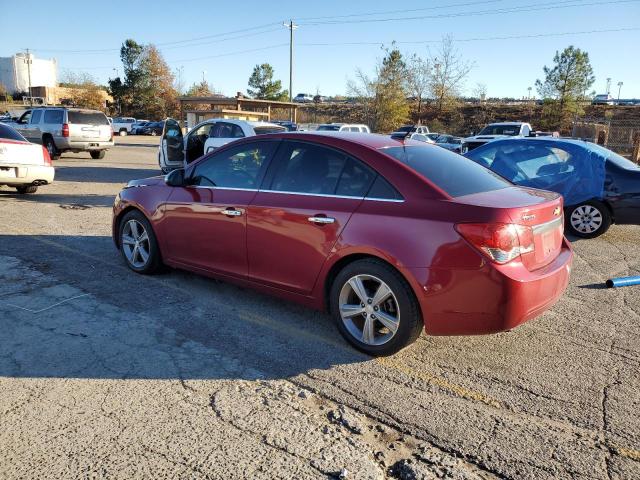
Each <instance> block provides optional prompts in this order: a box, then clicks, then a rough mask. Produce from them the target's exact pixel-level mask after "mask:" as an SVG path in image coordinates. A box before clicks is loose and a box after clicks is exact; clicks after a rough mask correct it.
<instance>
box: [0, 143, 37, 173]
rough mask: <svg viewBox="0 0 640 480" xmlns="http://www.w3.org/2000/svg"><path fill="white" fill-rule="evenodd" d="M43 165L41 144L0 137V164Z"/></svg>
mask: <svg viewBox="0 0 640 480" xmlns="http://www.w3.org/2000/svg"><path fill="white" fill-rule="evenodd" d="M6 165H44V157H43V155H42V146H41V145H36V144H35V143H29V142H21V141H18V140H9V139H4V138H0V166H6Z"/></svg>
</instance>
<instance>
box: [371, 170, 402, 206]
mask: <svg viewBox="0 0 640 480" xmlns="http://www.w3.org/2000/svg"><path fill="white" fill-rule="evenodd" d="M367 198H377V199H381V200H382V199H384V200H402V195H400V193H399V192H398V191H397V190H396V189H395V188H393V186H392V185H391V184H390V183H389V182H387V181H386V180H385V179H384V178H383V177H381V176H380V175H378V177H377V178H376V180H375V182H373V185H372V186H371V189H370V190H369V193H368V194H367Z"/></svg>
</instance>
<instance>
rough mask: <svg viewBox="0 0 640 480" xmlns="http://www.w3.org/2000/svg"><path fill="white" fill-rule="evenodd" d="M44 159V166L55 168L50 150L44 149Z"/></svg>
mask: <svg viewBox="0 0 640 480" xmlns="http://www.w3.org/2000/svg"><path fill="white" fill-rule="evenodd" d="M42 159H43V160H44V164H45V165H46V166H47V167H53V162H52V161H51V157H50V156H49V150H47V149H46V148H44V147H42Z"/></svg>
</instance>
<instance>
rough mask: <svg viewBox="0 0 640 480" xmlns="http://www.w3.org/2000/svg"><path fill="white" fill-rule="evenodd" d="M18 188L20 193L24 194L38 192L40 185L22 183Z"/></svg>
mask: <svg viewBox="0 0 640 480" xmlns="http://www.w3.org/2000/svg"><path fill="white" fill-rule="evenodd" d="M16 190H17V191H18V193H19V194H20V195H24V194H25V193H36V192H37V191H38V187H37V186H36V185H21V186H19V187H16Z"/></svg>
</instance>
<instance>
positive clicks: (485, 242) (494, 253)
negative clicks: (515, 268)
mask: <svg viewBox="0 0 640 480" xmlns="http://www.w3.org/2000/svg"><path fill="white" fill-rule="evenodd" d="M456 230H457V231H458V233H459V234H460V235H462V236H463V237H464V238H465V239H466V240H467V241H468V242H469V243H471V245H473V246H474V247H475V248H477V249H478V250H480V251H481V252H482V253H484V254H485V255H486V256H487V257H489V258H490V259H491V260H492V261H494V262H496V263H499V264H504V263H508V262H510V261H511V260H514V259H515V258H518V257H519V256H520V255H523V254H525V253H529V252H533V251H534V250H535V245H534V241H533V230H532V228H531V227H527V226H524V225H516V224H514V223H459V224H458V225H456Z"/></svg>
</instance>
